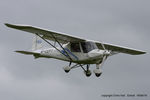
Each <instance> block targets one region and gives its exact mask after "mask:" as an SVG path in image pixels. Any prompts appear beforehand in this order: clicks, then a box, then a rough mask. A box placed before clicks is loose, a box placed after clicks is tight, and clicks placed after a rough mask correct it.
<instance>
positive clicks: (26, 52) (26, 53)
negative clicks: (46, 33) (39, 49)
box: [15, 51, 39, 55]
mask: <svg viewBox="0 0 150 100" xmlns="http://www.w3.org/2000/svg"><path fill="white" fill-rule="evenodd" d="M15 52H17V53H22V54H25V55H39V53H35V52H30V51H15Z"/></svg>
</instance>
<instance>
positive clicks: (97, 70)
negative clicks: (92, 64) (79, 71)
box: [93, 64, 102, 77]
mask: <svg viewBox="0 0 150 100" xmlns="http://www.w3.org/2000/svg"><path fill="white" fill-rule="evenodd" d="M100 67H101V64H97V65H96V69H95V70H93V72H94V73H95V76H96V77H100V76H101V74H102V72H101V70H100Z"/></svg>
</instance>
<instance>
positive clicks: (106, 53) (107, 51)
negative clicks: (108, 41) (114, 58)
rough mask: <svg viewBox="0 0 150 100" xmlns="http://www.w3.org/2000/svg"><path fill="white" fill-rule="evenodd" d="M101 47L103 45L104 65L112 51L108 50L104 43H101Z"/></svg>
mask: <svg viewBox="0 0 150 100" xmlns="http://www.w3.org/2000/svg"><path fill="white" fill-rule="evenodd" d="M101 45H102V48H103V49H104V53H103V60H102V64H103V63H104V61H105V60H106V59H107V57H108V56H109V55H110V54H111V51H109V50H107V49H106V48H105V46H104V44H103V43H101Z"/></svg>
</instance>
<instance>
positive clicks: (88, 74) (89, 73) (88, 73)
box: [84, 70, 92, 77]
mask: <svg viewBox="0 0 150 100" xmlns="http://www.w3.org/2000/svg"><path fill="white" fill-rule="evenodd" d="M84 73H85V75H86V76H87V77H90V76H91V74H92V73H91V71H90V70H87V71H84Z"/></svg>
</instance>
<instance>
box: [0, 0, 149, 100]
mask: <svg viewBox="0 0 150 100" xmlns="http://www.w3.org/2000/svg"><path fill="white" fill-rule="evenodd" d="M149 5H150V1H149V0H0V34H1V36H0V46H1V47H0V100H50V99H54V100H66V99H67V100H68V99H70V100H84V99H86V100H91V99H93V100H103V99H104V100H106V99H110V100H116V99H118V100H119V99H121V100H123V99H127V100H133V99H136V100H137V99H138V100H149V99H150V80H149V76H150V66H149V64H150V61H149V60H150V55H149V52H150V45H149V44H150V6H149ZM4 23H11V24H27V25H34V26H38V27H42V28H46V29H49V30H54V31H59V32H63V33H67V34H70V35H75V36H79V37H82V38H86V39H91V40H97V41H102V42H106V43H111V44H115V45H121V46H126V47H130V48H135V49H140V50H144V51H146V52H147V54H145V55H139V56H132V55H127V54H118V55H115V56H113V57H110V58H108V60H106V62H105V64H104V66H103V68H102V71H103V74H102V75H101V77H99V78H97V77H95V75H94V74H92V76H91V77H89V78H87V77H86V76H85V75H84V73H83V70H81V68H78V69H74V70H71V71H70V72H69V73H68V74H66V73H65V72H64V71H63V69H62V68H63V67H64V66H67V65H68V63H67V62H63V61H58V60H55V59H44V58H42V59H36V60H35V59H34V58H33V57H32V56H26V55H21V54H17V53H15V52H13V51H15V50H30V49H31V45H32V44H31V43H32V37H33V35H32V34H29V33H27V32H22V31H18V30H14V29H10V28H7V27H6V26H4ZM93 69H95V65H92V66H91V70H92V71H93ZM139 93H141V94H147V95H148V96H147V97H134V98H133V97H125V98H123V97H120V98H119V97H111V98H104V97H102V96H101V95H103V94H139Z"/></svg>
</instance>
